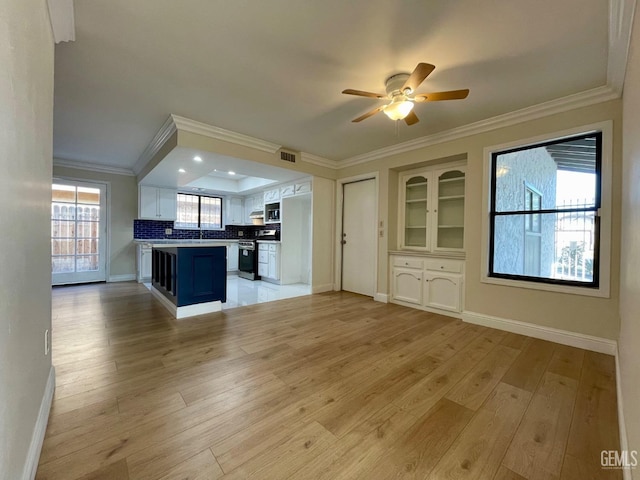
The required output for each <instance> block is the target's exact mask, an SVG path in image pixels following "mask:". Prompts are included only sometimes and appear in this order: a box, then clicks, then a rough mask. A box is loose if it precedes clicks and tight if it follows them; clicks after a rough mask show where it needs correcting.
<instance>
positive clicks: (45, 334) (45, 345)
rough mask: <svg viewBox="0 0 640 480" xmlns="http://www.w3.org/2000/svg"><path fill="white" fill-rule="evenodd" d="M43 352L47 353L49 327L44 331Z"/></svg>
mask: <svg viewBox="0 0 640 480" xmlns="http://www.w3.org/2000/svg"><path fill="white" fill-rule="evenodd" d="M44 354H45V356H46V355H49V329H46V330H45V331H44Z"/></svg>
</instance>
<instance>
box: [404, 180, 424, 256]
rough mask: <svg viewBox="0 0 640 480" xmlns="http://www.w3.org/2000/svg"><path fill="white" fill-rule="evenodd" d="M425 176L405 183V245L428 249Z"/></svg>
mask: <svg viewBox="0 0 640 480" xmlns="http://www.w3.org/2000/svg"><path fill="white" fill-rule="evenodd" d="M427 187H428V185H427V179H426V178H425V177H423V176H415V177H411V178H409V179H408V180H407V181H406V182H405V204H404V245H405V246H406V247H420V248H426V247H427V213H428V205H427V198H428V189H427Z"/></svg>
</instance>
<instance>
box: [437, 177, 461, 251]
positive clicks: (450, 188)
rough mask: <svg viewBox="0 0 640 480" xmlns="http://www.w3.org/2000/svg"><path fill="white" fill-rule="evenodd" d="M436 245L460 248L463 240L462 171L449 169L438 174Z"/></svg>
mask: <svg viewBox="0 0 640 480" xmlns="http://www.w3.org/2000/svg"><path fill="white" fill-rule="evenodd" d="M437 179H438V209H437V211H436V213H437V219H438V220H437V232H436V247H437V248H439V249H446V250H449V249H461V248H463V240H464V172H463V171H460V170H449V171H445V172H442V173H440V174H439V175H438V177H437Z"/></svg>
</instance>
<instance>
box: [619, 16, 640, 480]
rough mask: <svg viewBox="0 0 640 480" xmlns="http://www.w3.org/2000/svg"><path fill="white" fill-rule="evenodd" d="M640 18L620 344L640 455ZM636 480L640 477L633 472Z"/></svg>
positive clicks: (631, 76) (628, 109) (634, 444)
mask: <svg viewBox="0 0 640 480" xmlns="http://www.w3.org/2000/svg"><path fill="white" fill-rule="evenodd" d="M639 47H640V15H638V14H637V13H636V15H635V20H634V26H633V36H632V38H631V50H630V54H629V61H628V64H627V75H626V79H625V84H624V96H623V99H622V112H623V113H622V116H623V154H622V159H623V165H622V166H623V173H622V179H623V180H622V248H621V259H620V263H621V268H620V317H621V324H620V339H619V341H618V349H619V361H620V373H621V382H620V383H621V386H622V399H623V403H624V420H625V424H626V428H627V436H628V439H629V449H630V450H640V406H639V405H638V400H639V399H640V375H638V365H639V364H640V273H639V272H640V136H639V135H638V131H640V48H639ZM633 477H634V478H640V471H638V470H635V471H634V472H633Z"/></svg>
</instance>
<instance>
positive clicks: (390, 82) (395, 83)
mask: <svg viewBox="0 0 640 480" xmlns="http://www.w3.org/2000/svg"><path fill="white" fill-rule="evenodd" d="M409 76H410V75H409V74H408V73H397V74H395V75H392V76H390V77H389V78H387V81H386V82H385V87H386V91H387V95H389V98H393V97H394V96H395V95H398V94H404V93H405V92H403V91H402V87H404V84H405V83H406V82H407V80H408V79H409ZM406 93H407V94H409V93H412V92H406Z"/></svg>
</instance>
